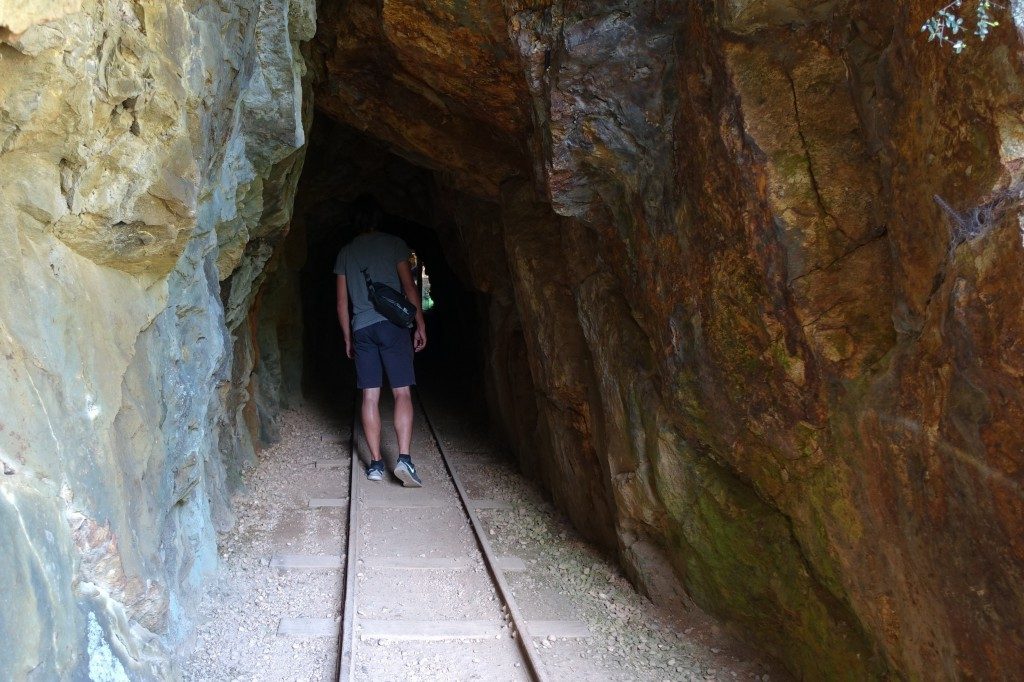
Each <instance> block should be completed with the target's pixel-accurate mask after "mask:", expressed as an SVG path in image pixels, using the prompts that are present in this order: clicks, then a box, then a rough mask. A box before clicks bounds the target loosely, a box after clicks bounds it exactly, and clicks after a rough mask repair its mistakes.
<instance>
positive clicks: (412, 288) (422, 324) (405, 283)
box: [398, 260, 427, 353]
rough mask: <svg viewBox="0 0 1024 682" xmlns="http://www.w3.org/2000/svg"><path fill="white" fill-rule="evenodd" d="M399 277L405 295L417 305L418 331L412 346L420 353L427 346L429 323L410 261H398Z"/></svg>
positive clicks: (413, 338)
mask: <svg viewBox="0 0 1024 682" xmlns="http://www.w3.org/2000/svg"><path fill="white" fill-rule="evenodd" d="M398 279H400V280H401V281H402V290H403V291H404V292H405V297H406V298H407V299H409V301H411V302H412V304H413V305H414V306H416V333H415V334H413V337H412V347H413V350H414V351H416V352H417V353H418V352H420V351H421V350H423V349H424V348H426V347H427V323H426V320H424V319H423V306H422V304H421V301H420V291H419V289H417V288H416V283H415V282H413V281H412V268H411V267H409V261H407V260H403V261H399V262H398Z"/></svg>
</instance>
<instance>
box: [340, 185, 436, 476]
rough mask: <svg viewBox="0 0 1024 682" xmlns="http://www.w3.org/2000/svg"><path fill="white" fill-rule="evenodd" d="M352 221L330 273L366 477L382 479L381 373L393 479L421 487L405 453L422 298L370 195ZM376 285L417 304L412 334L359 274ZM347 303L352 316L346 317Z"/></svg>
mask: <svg viewBox="0 0 1024 682" xmlns="http://www.w3.org/2000/svg"><path fill="white" fill-rule="evenodd" d="M354 209H355V210H354V222H355V227H356V230H357V232H358V236H356V238H355V239H353V240H352V242H350V243H349V244H348V245H347V246H346V247H345V248H343V249H342V250H341V251H340V252H339V253H338V259H337V261H336V262H335V265H334V272H335V274H336V275H337V276H338V320H339V322H341V331H342V333H343V334H344V336H345V354H346V355H347V356H348V357H349V358H350V359H354V360H355V363H356V385H357V387H358V388H359V389H360V390H361V391H362V393H363V404H362V409H361V417H362V421H363V433H364V434H365V435H366V445H367V447H368V448H369V449H370V456H371V458H372V461H371V462H370V465H369V466H368V467H367V468H366V478H368V479H369V480H371V481H380V480H382V479H383V478H384V460H383V459H381V456H380V389H381V384H382V381H383V372H387V375H388V383H389V384H390V385H391V392H392V394H393V395H394V397H395V436H396V437H397V438H398V453H399V454H398V464H397V465H396V466H395V476H397V477H398V478H399V480H401V481H402V484H403V485H405V486H406V487H419V486H421V485H422V482H421V481H420V478H419V476H417V475H416V467H415V466H413V463H412V458H411V457H410V456H409V449H410V447H411V445H412V390H411V388H410V387H411V386H414V385H415V384H416V374H415V372H414V371H413V362H412V360H413V352H419V351H421V350H423V349H424V348H425V347H426V345H427V330H426V324H425V322H424V320H423V309H422V307H421V305H420V294H419V291H418V290H417V289H416V285H415V284H414V283H413V278H412V268H411V266H410V265H409V254H410V250H409V247H408V246H407V245H406V243H405V242H404V241H403V240H402V239H399V238H398V237H395V236H394V235H390V234H387V233H385V232H378V231H377V228H378V227H379V224H380V220H381V210H380V208H379V207H378V206H377V204H376V203H375V202H374V201H373V199H370V198H368V197H361V198H360V199H357V200H356V202H355V206H354ZM364 270H365V271H366V273H367V274H368V275H369V276H370V279H372V280H373V281H375V282H382V283H384V284H387V285H389V286H391V287H393V288H394V289H396V290H399V291H403V292H405V297H406V298H408V299H409V301H410V302H412V303H413V304H414V305H415V306H416V331H415V332H414V333H413V334H412V335H411V338H410V333H409V330H408V329H403V328H402V327H399V326H398V325H396V324H394V323H393V322H390V321H389V320H388V319H387V318H385V317H384V316H383V315H381V314H380V313H379V312H377V310H376V309H375V308H374V307H373V303H372V302H371V301H370V298H369V293H368V292H367V289H366V282H365V278H364V276H363V271H364ZM349 301H351V302H352V318H351V320H350V319H349Z"/></svg>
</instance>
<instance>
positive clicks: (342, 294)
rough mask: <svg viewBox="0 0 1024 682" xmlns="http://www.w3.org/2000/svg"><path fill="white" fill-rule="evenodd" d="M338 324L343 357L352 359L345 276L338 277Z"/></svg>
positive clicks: (350, 321) (350, 324) (350, 326)
mask: <svg viewBox="0 0 1024 682" xmlns="http://www.w3.org/2000/svg"><path fill="white" fill-rule="evenodd" d="M338 322H340V323H341V333H342V335H344V337H345V355H347V356H348V358H349V359H350V360H351V359H352V320H350V319H348V282H347V280H346V278H345V275H338Z"/></svg>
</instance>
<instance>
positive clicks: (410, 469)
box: [395, 457, 423, 488]
mask: <svg viewBox="0 0 1024 682" xmlns="http://www.w3.org/2000/svg"><path fill="white" fill-rule="evenodd" d="M395 476H397V477H398V480H400V481H401V482H402V485H404V486H405V487H406V488H419V487H420V486H422V485H423V481H421V480H420V477H419V476H417V475H416V467H414V466H413V464H412V459H410V458H409V457H399V458H398V464H397V465H396V466H395Z"/></svg>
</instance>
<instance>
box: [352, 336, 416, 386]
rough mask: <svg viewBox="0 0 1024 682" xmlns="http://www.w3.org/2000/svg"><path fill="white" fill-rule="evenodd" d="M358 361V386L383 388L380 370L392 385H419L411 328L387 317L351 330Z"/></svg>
mask: <svg viewBox="0 0 1024 682" xmlns="http://www.w3.org/2000/svg"><path fill="white" fill-rule="evenodd" d="M352 350H353V354H354V355H355V361H356V387H357V388H360V389H363V388H380V387H381V382H382V379H383V376H382V373H381V370H382V369H383V370H384V371H386V372H387V373H388V383H389V384H391V388H402V387H403V386H415V385H416V373H415V372H414V371H413V368H412V332H411V331H410V330H408V329H403V328H402V327H399V326H398V325H397V324H392V323H391V322H388V321H387V320H381V321H380V322H375V323H374V324H371V325H369V326H368V327H363V328H362V329H357V330H356V331H355V332H353V334H352Z"/></svg>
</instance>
